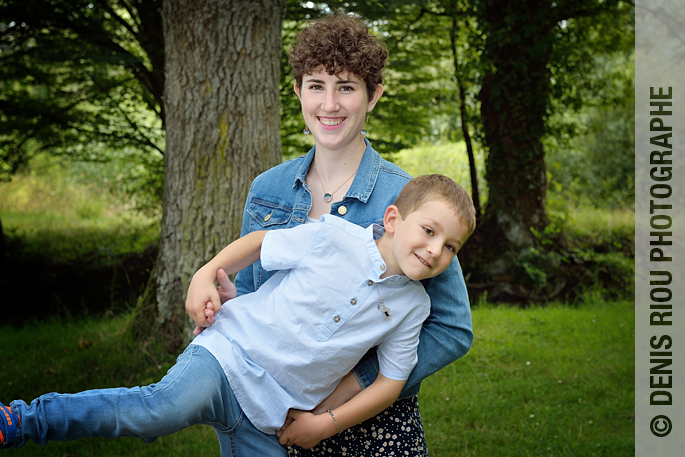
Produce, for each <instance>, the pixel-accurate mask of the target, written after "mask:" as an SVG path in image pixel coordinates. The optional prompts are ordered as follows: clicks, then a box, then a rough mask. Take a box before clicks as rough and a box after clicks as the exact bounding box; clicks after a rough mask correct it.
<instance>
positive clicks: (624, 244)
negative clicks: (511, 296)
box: [511, 207, 635, 302]
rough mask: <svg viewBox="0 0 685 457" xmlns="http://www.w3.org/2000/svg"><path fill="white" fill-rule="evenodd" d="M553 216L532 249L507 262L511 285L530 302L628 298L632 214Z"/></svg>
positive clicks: (631, 292) (570, 213) (586, 212)
mask: <svg viewBox="0 0 685 457" xmlns="http://www.w3.org/2000/svg"><path fill="white" fill-rule="evenodd" d="M565 217H566V218H565V219H561V218H557V217H553V218H552V219H553V221H552V222H551V223H550V224H549V225H548V226H547V227H546V228H545V230H544V231H543V232H538V231H536V230H535V229H533V230H532V231H533V234H534V235H535V237H536V242H537V246H536V247H531V248H528V249H527V250H526V251H525V252H524V253H523V255H521V256H519V257H517V258H515V259H513V265H514V269H513V272H512V278H511V280H512V282H513V283H514V284H517V285H518V286H519V287H521V288H522V289H523V290H524V291H525V292H524V293H525V295H526V296H527V297H528V298H529V299H531V300H533V301H534V302H535V301H540V302H544V301H548V300H551V299H555V298H557V297H564V298H565V299H566V300H570V301H577V300H579V299H582V298H583V297H584V295H585V294H586V293H588V292H589V291H592V293H597V294H600V296H601V297H603V298H604V299H618V298H621V299H622V298H631V297H632V296H633V295H634V292H635V291H634V277H635V266H634V260H633V259H634V255H635V254H634V242H635V241H634V237H635V230H634V213H632V212H630V211H628V210H621V211H607V210H597V209H593V208H591V207H590V208H583V209H572V210H569V211H568V212H567V213H566V214H565Z"/></svg>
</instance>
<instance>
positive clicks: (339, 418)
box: [279, 374, 405, 449]
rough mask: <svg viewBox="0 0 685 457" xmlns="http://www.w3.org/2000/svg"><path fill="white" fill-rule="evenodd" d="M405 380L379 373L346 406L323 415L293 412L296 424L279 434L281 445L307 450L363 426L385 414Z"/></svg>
mask: <svg viewBox="0 0 685 457" xmlns="http://www.w3.org/2000/svg"><path fill="white" fill-rule="evenodd" d="M404 383H405V381H397V380H394V379H390V378H386V377H385V376H383V375H382V374H379V375H378V377H377V378H376V380H375V381H374V382H373V383H372V384H371V385H370V386H369V387H368V388H366V389H364V390H363V391H362V392H361V393H359V394H358V395H356V396H355V397H354V398H352V399H351V400H350V401H348V402H347V403H345V404H344V405H342V406H340V407H339V408H336V409H334V410H331V411H330V412H328V411H325V412H323V413H322V414H319V415H315V414H313V413H311V412H306V411H298V410H290V411H289V412H288V416H289V417H291V418H292V419H294V421H293V422H292V423H291V424H290V425H288V426H287V427H286V428H285V430H284V431H283V433H282V434H281V435H280V438H279V441H280V443H281V444H282V445H286V446H292V445H297V446H300V447H303V448H305V449H310V448H312V447H314V446H316V445H317V444H318V443H319V442H320V441H322V440H324V439H326V438H329V437H331V436H333V435H335V434H337V433H338V432H341V431H343V430H345V429H348V428H350V427H352V426H354V425H357V424H360V423H362V422H364V421H365V420H367V419H369V418H371V417H373V416H375V415H376V414H378V413H380V412H382V411H384V410H385V409H387V408H388V407H389V406H390V405H392V404H393V403H394V402H395V400H397V397H398V395H399V394H400V392H401V391H402V387H403V386H404Z"/></svg>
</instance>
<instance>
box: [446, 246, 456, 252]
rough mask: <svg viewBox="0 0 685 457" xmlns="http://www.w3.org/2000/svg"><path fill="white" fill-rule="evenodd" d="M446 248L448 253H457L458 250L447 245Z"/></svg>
mask: <svg viewBox="0 0 685 457" xmlns="http://www.w3.org/2000/svg"><path fill="white" fill-rule="evenodd" d="M445 247H446V248H447V250H448V251H452V252H456V248H455V247H454V246H452V245H451V244H446V245H445Z"/></svg>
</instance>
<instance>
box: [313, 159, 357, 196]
mask: <svg viewBox="0 0 685 457" xmlns="http://www.w3.org/2000/svg"><path fill="white" fill-rule="evenodd" d="M313 168H314V172H315V173H316V177H317V178H319V183H321V188H322V189H323V201H324V202H326V203H330V202H331V201H332V200H333V195H334V194H335V193H336V192H337V191H339V190H340V188H341V187H342V186H343V185H345V183H346V182H347V181H349V180H350V179H352V176H354V175H356V174H357V170H354V173H352V174H351V175H350V177H349V178H347V179H346V180H344V181H343V183H342V184H340V185H339V186H338V188H337V189H335V190H334V191H333V192H326V188H325V187H324V185H323V181H321V176H320V175H319V172H318V171H317V170H316V167H313Z"/></svg>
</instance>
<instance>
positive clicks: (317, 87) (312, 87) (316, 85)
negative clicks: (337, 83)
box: [309, 84, 323, 90]
mask: <svg viewBox="0 0 685 457" xmlns="http://www.w3.org/2000/svg"><path fill="white" fill-rule="evenodd" d="M321 89H323V87H321V86H320V85H319V84H312V85H311V86H309V90H321Z"/></svg>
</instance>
